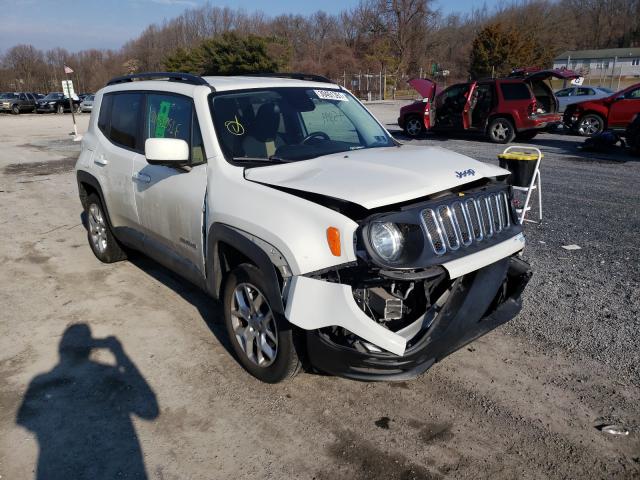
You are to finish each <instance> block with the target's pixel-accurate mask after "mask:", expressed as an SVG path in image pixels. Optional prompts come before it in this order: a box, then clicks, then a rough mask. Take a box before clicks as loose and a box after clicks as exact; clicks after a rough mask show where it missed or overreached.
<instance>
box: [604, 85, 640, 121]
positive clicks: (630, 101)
mask: <svg viewBox="0 0 640 480" xmlns="http://www.w3.org/2000/svg"><path fill="white" fill-rule="evenodd" d="M639 112H640V87H636V88H634V89H631V90H627V91H626V92H625V93H624V94H622V95H620V96H619V97H618V98H617V99H616V100H614V102H613V103H612V104H611V108H610V110H609V125H608V126H609V127H610V128H626V127H627V125H628V124H629V123H631V120H632V119H633V117H634V116H635V115H636V114H637V113H639Z"/></svg>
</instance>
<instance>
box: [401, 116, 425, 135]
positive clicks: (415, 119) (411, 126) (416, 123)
mask: <svg viewBox="0 0 640 480" xmlns="http://www.w3.org/2000/svg"><path fill="white" fill-rule="evenodd" d="M423 132H424V124H423V123H422V119H421V118H420V117H419V116H418V115H411V116H409V118H407V120H406V121H405V123H404V133H406V134H407V136H409V137H412V138H416V137H419V136H420V135H422V133H423Z"/></svg>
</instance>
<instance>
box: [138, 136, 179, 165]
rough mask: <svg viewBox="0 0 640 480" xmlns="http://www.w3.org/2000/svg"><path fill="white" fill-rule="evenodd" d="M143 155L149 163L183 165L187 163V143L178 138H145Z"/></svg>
mask: <svg viewBox="0 0 640 480" xmlns="http://www.w3.org/2000/svg"><path fill="white" fill-rule="evenodd" d="M144 156H145V157H146V159H147V163H149V164H150V165H166V166H168V167H179V166H183V165H186V164H188V163H189V144H188V143H187V142H185V141H184V140H181V139H179V138H147V140H146V141H145V142H144Z"/></svg>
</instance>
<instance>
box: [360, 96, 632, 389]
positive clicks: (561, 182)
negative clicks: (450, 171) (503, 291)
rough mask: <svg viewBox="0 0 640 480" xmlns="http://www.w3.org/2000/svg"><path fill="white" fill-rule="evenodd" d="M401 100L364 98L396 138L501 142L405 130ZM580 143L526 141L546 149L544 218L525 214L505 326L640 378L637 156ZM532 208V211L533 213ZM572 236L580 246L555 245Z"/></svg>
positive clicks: (567, 138) (461, 144)
mask: <svg viewBox="0 0 640 480" xmlns="http://www.w3.org/2000/svg"><path fill="white" fill-rule="evenodd" d="M398 103H400V102H397V103H391V102H389V103H387V104H384V103H383V104H380V103H378V104H372V105H370V107H371V110H372V111H373V112H374V113H375V114H376V116H378V118H380V119H381V121H382V122H383V123H385V124H386V126H387V128H388V129H389V130H390V131H392V132H393V133H394V134H395V135H396V137H397V138H398V139H399V140H401V141H402V142H405V143H412V144H423V145H438V146H441V147H443V148H447V149H450V150H454V151H456V152H459V153H463V154H465V155H469V156H470V157H472V158H475V159H477V160H482V161H484V162H489V163H495V164H497V163H498V161H497V154H498V153H500V152H501V151H502V150H503V149H504V148H505V147H504V146H502V145H493V144H491V143H489V142H483V141H482V140H481V139H478V138H474V137H464V136H461V137H458V138H446V137H437V136H432V135H428V136H426V137H425V138H424V139H420V140H412V139H409V138H407V137H406V136H404V135H403V134H402V132H401V131H399V128H398V125H397V123H396V119H397V112H398V108H399V107H398ZM582 142H583V139H582V138H581V137H578V136H572V135H566V134H565V135H562V134H558V135H556V134H540V135H538V136H537V137H536V138H535V139H534V140H532V141H530V142H528V143H526V145H531V146H535V147H538V148H540V149H541V150H542V151H543V153H544V159H543V161H542V164H541V174H542V190H543V206H542V208H543V220H544V221H543V223H542V224H540V225H538V224H533V223H530V222H527V223H526V235H527V240H528V246H527V249H526V251H525V252H526V254H525V258H526V259H527V261H529V262H530V263H531V266H532V267H533V270H534V272H535V274H534V276H533V278H532V280H531V283H530V284H529V286H528V287H527V289H526V291H525V293H526V295H525V308H524V310H523V312H522V313H521V314H520V315H519V316H518V317H517V319H516V320H515V321H512V322H510V323H509V324H508V325H507V326H506V327H505V331H507V332H509V333H513V334H517V335H522V337H523V338H526V339H527V341H531V342H535V344H536V346H537V347H538V348H541V349H545V350H546V349H549V348H550V347H559V348H561V349H562V350H563V351H565V352H568V353H572V354H576V355H578V356H587V357H589V358H592V359H595V360H597V361H599V362H602V363H604V364H607V365H609V366H611V367H612V368H613V370H614V371H615V372H616V373H617V374H618V376H619V378H620V380H621V381H623V382H632V383H633V384H635V385H640V253H639V250H638V234H639V233H640V189H638V187H637V186H638V185H640V158H638V157H634V156H631V155H628V154H627V153H626V152H625V151H624V150H622V149H616V150H615V151H614V152H613V153H610V154H609V153H607V154H602V153H586V152H581V151H580V150H579V149H578V148H577V147H578V146H579V145H580V144H581V143H582ZM534 200H535V199H534ZM533 213H534V215H532V216H531V217H530V218H532V219H537V218H536V216H535V213H536V212H533ZM571 244H575V245H578V246H580V247H581V249H580V250H573V251H568V250H565V249H563V248H562V246H563V245H571Z"/></svg>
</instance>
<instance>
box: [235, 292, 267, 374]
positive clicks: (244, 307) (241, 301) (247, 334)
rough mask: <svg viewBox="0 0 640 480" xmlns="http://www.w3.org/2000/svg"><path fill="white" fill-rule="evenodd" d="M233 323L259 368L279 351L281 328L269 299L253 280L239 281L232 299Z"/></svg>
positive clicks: (252, 359)
mask: <svg viewBox="0 0 640 480" xmlns="http://www.w3.org/2000/svg"><path fill="white" fill-rule="evenodd" d="M231 326H232V328H233V332H234V335H235V337H236V340H237V341H238V344H239V345H240V348H241V349H242V351H243V352H244V354H245V355H246V356H247V358H248V359H249V360H250V361H251V362H252V363H254V364H256V365H258V366H259V367H268V366H269V365H271V364H272V363H273V362H274V361H275V359H276V357H277V354H278V328H277V326H276V320H275V317H274V315H273V312H272V311H271V307H270V306H269V304H268V303H267V300H266V298H265V297H264V295H263V294H262V292H260V290H258V288H257V287H256V286H254V285H252V284H250V283H240V284H238V285H237V286H236V288H235V290H234V291H233V296H232V298H231Z"/></svg>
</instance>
